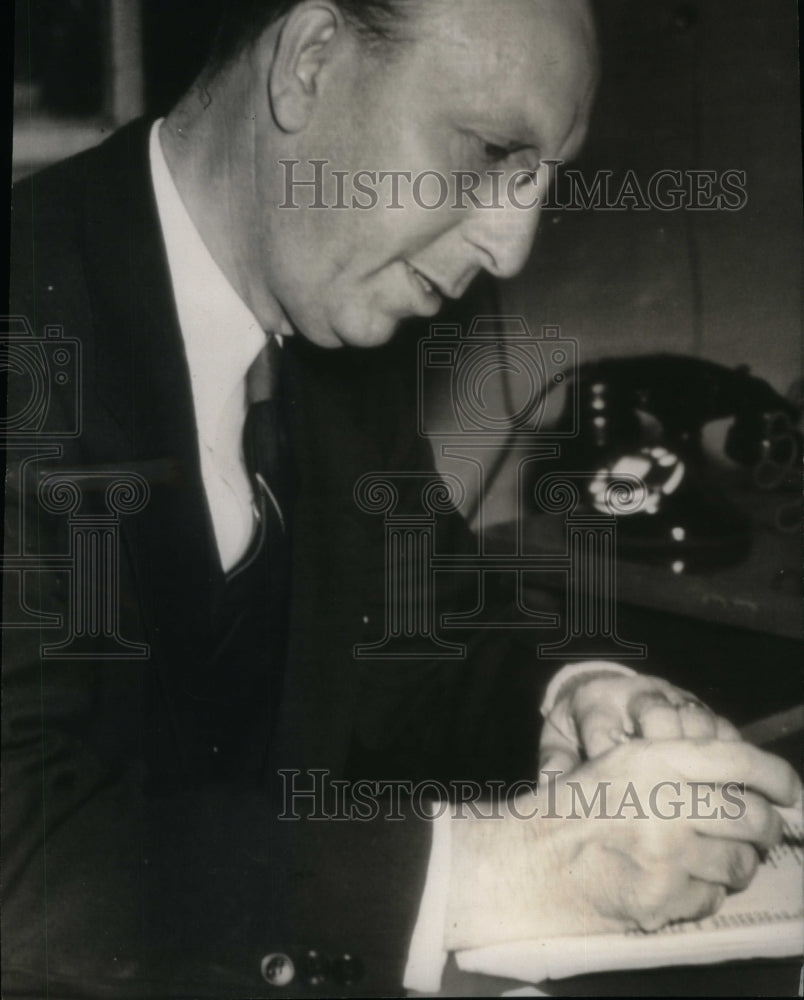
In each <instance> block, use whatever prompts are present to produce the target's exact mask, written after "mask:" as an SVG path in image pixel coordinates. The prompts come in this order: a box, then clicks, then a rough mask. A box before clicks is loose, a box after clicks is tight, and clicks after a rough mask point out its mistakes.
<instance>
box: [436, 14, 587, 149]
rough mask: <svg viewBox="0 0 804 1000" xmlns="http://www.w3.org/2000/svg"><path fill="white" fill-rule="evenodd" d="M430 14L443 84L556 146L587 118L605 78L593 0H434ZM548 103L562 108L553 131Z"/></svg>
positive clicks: (524, 133) (526, 136) (507, 122)
mask: <svg viewBox="0 0 804 1000" xmlns="http://www.w3.org/2000/svg"><path fill="white" fill-rule="evenodd" d="M422 15H423V16H422V18H421V19H420V21H419V27H420V29H421V32H422V33H424V34H425V37H426V42H425V44H427V42H429V43H430V45H432V46H437V47H438V49H439V51H440V55H441V70H442V73H441V80H442V81H443V88H444V89H445V90H449V89H450V88H454V90H455V96H456V97H457V98H462V99H463V100H465V102H466V103H467V104H472V103H474V104H475V105H476V107H477V110H478V112H485V113H496V114H498V115H501V116H504V122H503V121H502V120H501V124H505V126H506V128H508V129H515V130H516V131H517V132H519V133H520V137H521V138H522V139H523V140H532V141H534V142H536V143H537V144H538V145H542V144H546V145H550V146H552V147H554V148H553V151H554V152H558V151H559V147H561V146H563V145H564V143H565V142H566V141H567V140H568V139H569V136H570V134H571V132H572V131H573V129H574V127H575V125H576V123H577V122H578V120H579V119H585V117H586V115H587V114H588V105H589V104H590V103H591V98H592V94H593V91H594V87H595V83H596V79H597V45H596V39H595V31H594V25H593V20H592V16H591V12H590V8H589V5H588V3H587V2H586V0H429V2H428V3H427V4H426V5H425V7H424V9H423V11H422ZM420 37H421V36H420ZM547 104H549V105H550V106H551V107H552V108H553V109H555V110H556V111H557V112H558V114H557V115H556V116H554V119H553V120H552V121H551V122H550V130H551V133H555V134H550V135H544V129H545V121H544V118H543V115H542V114H541V113H540V112H542V111H543V109H544V107H545V106H546V105H547ZM559 133H563V134H559Z"/></svg>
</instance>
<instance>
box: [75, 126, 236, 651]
mask: <svg viewBox="0 0 804 1000" xmlns="http://www.w3.org/2000/svg"><path fill="white" fill-rule="evenodd" d="M148 137H149V129H148V126H147V125H146V124H145V123H142V122H139V123H136V124H135V125H134V126H130V127H128V128H126V129H123V130H121V131H120V132H119V133H118V134H117V135H116V136H114V137H113V139H111V140H110V141H109V142H108V143H106V145H105V146H104V147H102V148H101V150H100V151H99V155H98V159H97V160H94V161H93V162H94V163H95V164H96V166H95V168H94V169H95V170H96V173H88V174H87V176H86V186H85V198H86V202H85V205H84V214H83V217H84V219H85V220H86V224H85V229H84V239H85V247H84V251H85V260H86V267H87V281H88V285H89V288H90V294H91V300H92V309H93V313H94V326H95V330H96V337H97V348H96V355H95V357H96V364H95V370H94V372H92V373H88V374H90V377H91V378H92V379H93V381H94V390H95V392H96V393H97V396H98V397H99V399H100V400H101V402H102V405H103V406H105V407H106V409H107V411H108V412H109V413H110V414H111V415H112V416H113V418H114V420H115V421H116V422H117V424H118V426H119V428H120V430H121V432H122V439H123V451H122V454H121V462H120V465H121V467H125V468H126V469H127V470H128V471H133V472H139V473H140V474H141V475H142V476H144V478H145V479H146V480H147V481H148V483H149V486H150V500H149V503H148V505H147V506H146V507H145V509H144V510H143V511H142V512H141V513H140V514H138V515H137V516H135V517H130V518H124V519H123V521H122V531H123V537H124V543H125V544H126V545H127V547H128V550H129V552H130V555H131V557H132V560H133V562H134V565H135V571H136V574H137V578H138V579H137V583H138V590H139V595H140V601H141V604H142V605H143V610H144V611H145V612H146V618H147V619H148V620H149V625H150V632H151V635H152V638H153V641H154V643H155V644H156V645H157V646H158V647H161V649H162V651H163V652H164V653H165V654H167V656H168V657H169V659H168V662H170V663H171V666H172V668H174V667H178V668H181V666H182V665H184V664H186V665H187V668H188V669H189V667H190V661H191V659H192V656H191V650H192V647H193V642H192V637H194V636H200V635H201V633H202V631H203V630H202V629H201V628H200V627H199V626H200V624H201V623H203V622H205V621H206V620H207V616H206V614H205V610H206V604H207V602H208V601H209V600H210V599H211V595H212V588H213V585H214V583H215V582H216V581H218V580H219V579H220V577H221V574H220V569H219V566H218V562H217V553H216V551H215V548H214V537H213V534H212V529H211V522H210V518H209V514H208V510H207V507H206V502H205V499H204V488H203V483H202V479H201V473H200V462H199V457H198V445H197V438H196V431H195V419H194V412H193V401H192V391H191V387H190V380H189V373H188V370H187V365H186V361H185V355H184V346H183V341H182V337H181V333H180V330H179V325H178V318H177V315H176V308H175V303H174V300H173V291H172V287H171V283H170V277H169V271H168V265H167V258H166V254H165V250H164V246H163V242H162V236H161V230H160V226H159V220H158V215H157V211H156V204H155V200H154V196H153V191H152V186H151V179H150V166H149V158H148Z"/></svg>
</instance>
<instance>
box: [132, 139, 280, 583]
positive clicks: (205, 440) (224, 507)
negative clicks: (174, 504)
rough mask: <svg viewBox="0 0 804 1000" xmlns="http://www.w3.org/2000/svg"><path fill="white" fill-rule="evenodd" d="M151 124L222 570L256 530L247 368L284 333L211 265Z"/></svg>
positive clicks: (154, 172)
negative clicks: (246, 450) (246, 431)
mask: <svg viewBox="0 0 804 1000" xmlns="http://www.w3.org/2000/svg"><path fill="white" fill-rule="evenodd" d="M161 124H162V120H161V119H160V121H158V122H156V123H155V124H154V126H153V128H152V130H151V143H150V160H151V176H152V179H153V185H154V192H155V195H156V206H157V211H158V213H159V222H160V224H161V227H162V236H163V238H164V241H165V249H166V251H167V258H168V266H169V268H170V278H171V282H172V284H173V295H174V298H175V302H176V310H177V312H178V317H179V327H180V329H181V334H182V337H183V339H184V350H185V354H186V357H187V365H188V368H189V370H190V383H191V386H192V393H193V406H194V408H195V423H196V428H197V431H198V449H199V453H200V456H201V476H202V479H203V482H204V491H205V493H206V499H207V505H208V507H209V512H210V516H211V519H212V526H213V529H214V532H215V540H216V542H217V546H218V554H219V556H220V561H221V566H222V567H223V570H224V572H228V571H229V570H230V569H232V568H233V567H234V566H235V565H236V564H237V563H238V562H239V561H240V559H241V558H242V557H243V555H245V553H246V550H247V549H248V545H249V542H250V541H251V537H252V535H253V533H254V530H255V525H256V513H255V508H254V497H253V493H252V490H251V486H250V484H249V480H248V475H247V473H246V468H245V460H244V458H243V442H242V437H243V425H244V423H245V419H246V408H247V403H246V373H247V372H248V370H249V368H250V367H251V365H252V364H253V363H254V361H255V360H256V358H257V356H258V355H259V353H260V351H261V350H263V349H264V347H265V345H266V342H267V341H266V337H267V336H277V337H281V334H287V332H288V331H289V324H288V323H287V320H286V319H285V318H284V317H283V315H282V312H281V309H280V308H279V306H278V305H277V307H276V310H277V316H276V324H275V326H274V329H273V330H269V331H265V330H263V329H262V327H261V326H260V324H259V323H258V322H257V319H256V317H255V316H254V314H253V313H252V311H251V310H250V309H249V307H248V306H247V305H246V304H245V302H244V301H243V300H242V299H241V298H240V296H239V295H238V293H237V292H236V291H235V289H234V288H233V287H232V285H231V283H230V282H229V280H228V279H227V277H226V275H224V273H223V271H221V269H220V267H218V265H217V264H216V263H215V261H214V259H213V257H212V254H211V253H210V252H209V250H208V249H207V247H206V245H205V244H204V241H203V239H202V238H201V235H200V233H199V232H198V230H197V229H196V227H195V224H194V223H193V221H192V219H191V218H190V215H189V213H188V212H187V209H186V208H185V206H184V202H183V201H182V199H181V195H180V194H179V192H178V189H177V188H176V185H175V183H174V181H173V177H172V176H171V174H170V170H169V168H168V165H167V162H166V160H165V156H164V153H163V151H162V143H161V142H160V139H159V130H160V127H161Z"/></svg>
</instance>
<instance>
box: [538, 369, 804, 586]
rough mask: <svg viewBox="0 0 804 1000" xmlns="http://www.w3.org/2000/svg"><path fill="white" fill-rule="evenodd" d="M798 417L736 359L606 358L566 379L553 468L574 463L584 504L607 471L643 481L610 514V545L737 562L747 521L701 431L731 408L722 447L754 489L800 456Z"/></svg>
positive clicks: (746, 538)
mask: <svg viewBox="0 0 804 1000" xmlns="http://www.w3.org/2000/svg"><path fill="white" fill-rule="evenodd" d="M801 415H802V409H801V406H800V405H799V404H798V402H797V401H791V400H789V399H785V398H784V397H783V396H781V395H779V393H777V392H776V391H775V390H774V389H773V388H772V387H771V386H770V385H768V383H767V382H765V381H763V380H762V379H760V378H757V377H756V376H753V375H751V373H750V371H749V370H748V368H747V367H744V366H741V367H739V368H735V369H730V368H727V367H725V366H723V365H720V364H717V363H715V362H712V361H705V360H701V359H699V358H692V357H687V356H685V355H675V354H655V355H649V356H645V357H635V358H608V359H604V360H600V361H595V362H590V363H587V364H585V365H582V366H580V367H579V369H578V370H577V372H576V373H575V374H574V375H571V376H570V384H569V386H568V387H567V394H566V402H565V407H564V412H563V414H562V416H561V417H560V418H559V423H558V426H557V427H556V428H555V429H556V431H557V432H558V433H562V432H565V431H566V430H567V429H568V428H570V427H572V426H573V425H574V426H577V427H578V431H579V432H578V434H577V435H575V436H573V437H572V438H571V439H570V440H566V441H563V442H562V445H561V458H560V459H559V462H560V465H561V467H562V468H563V469H566V470H575V471H578V472H583V473H584V477H583V483H584V484H585V493H584V505H585V506H586V507H587V508H588V509H590V510H593V511H597V512H599V513H603V514H605V513H613V511H609V510H608V509H607V507H606V500H605V497H606V495H607V489H606V488H607V486H608V484H609V483H610V482H611V481H612V480H613V479H616V477H617V475H618V474H621V475H622V474H623V473H627V474H630V475H632V476H633V475H635V476H638V477H639V478H640V479H641V480H642V482H643V483H644V484H645V488H646V489H645V491H644V494H643V499H642V502H641V503H640V504H639V505H638V506H637V508H636V509H635V510H634V512H633V513H632V514H630V515H622V514H621V516H620V518H619V528H618V538H619V549H620V552H621V553H622V554H623V555H625V556H627V557H629V558H635V559H641V560H644V561H649V562H658V563H662V564H666V565H669V566H670V567H672V569H673V570H674V571H675V572H677V573H684V572H694V571H696V570H699V569H707V568H712V567H715V566H723V565H729V564H732V563H735V562H738V561H740V560H742V559H743V558H744V557H745V556H746V554H747V552H748V549H749V546H750V542H751V526H750V522H749V519H748V518H747V517H746V516H745V515H744V514H742V513H741V512H740V511H738V510H737V508H736V507H735V506H734V504H733V503H732V502H730V500H729V499H728V496H727V494H726V492H725V491H724V488H723V487H722V485H721V484H719V483H718V477H717V475H714V474H713V471H712V469H711V468H710V467H709V466H710V464H711V463H710V462H709V460H708V459H707V457H706V455H705V451H704V447H703V428H704V427H705V426H706V425H707V424H709V423H711V422H712V421H716V420H721V419H724V418H728V417H733V418H734V419H733V423H732V424H731V426H730V428H729V430H728V433H727V435H726V439H725V444H724V452H725V455H726V456H727V457H728V458H730V459H731V460H732V461H734V462H737V463H739V464H741V465H743V466H748V467H750V468H751V469H752V479H753V483H754V485H755V486H757V487H758V488H760V489H771V488H774V487H778V486H781V485H782V484H783V483H784V482H785V481H786V480H789V479H790V478H791V476H792V474H793V472H794V470H795V469H796V467H797V465H798V463H799V462H800V459H801V456H802V435H801V433H800V431H799V430H798V428H797V426H796V425H797V423H798V422H799V421H800V419H801Z"/></svg>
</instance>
